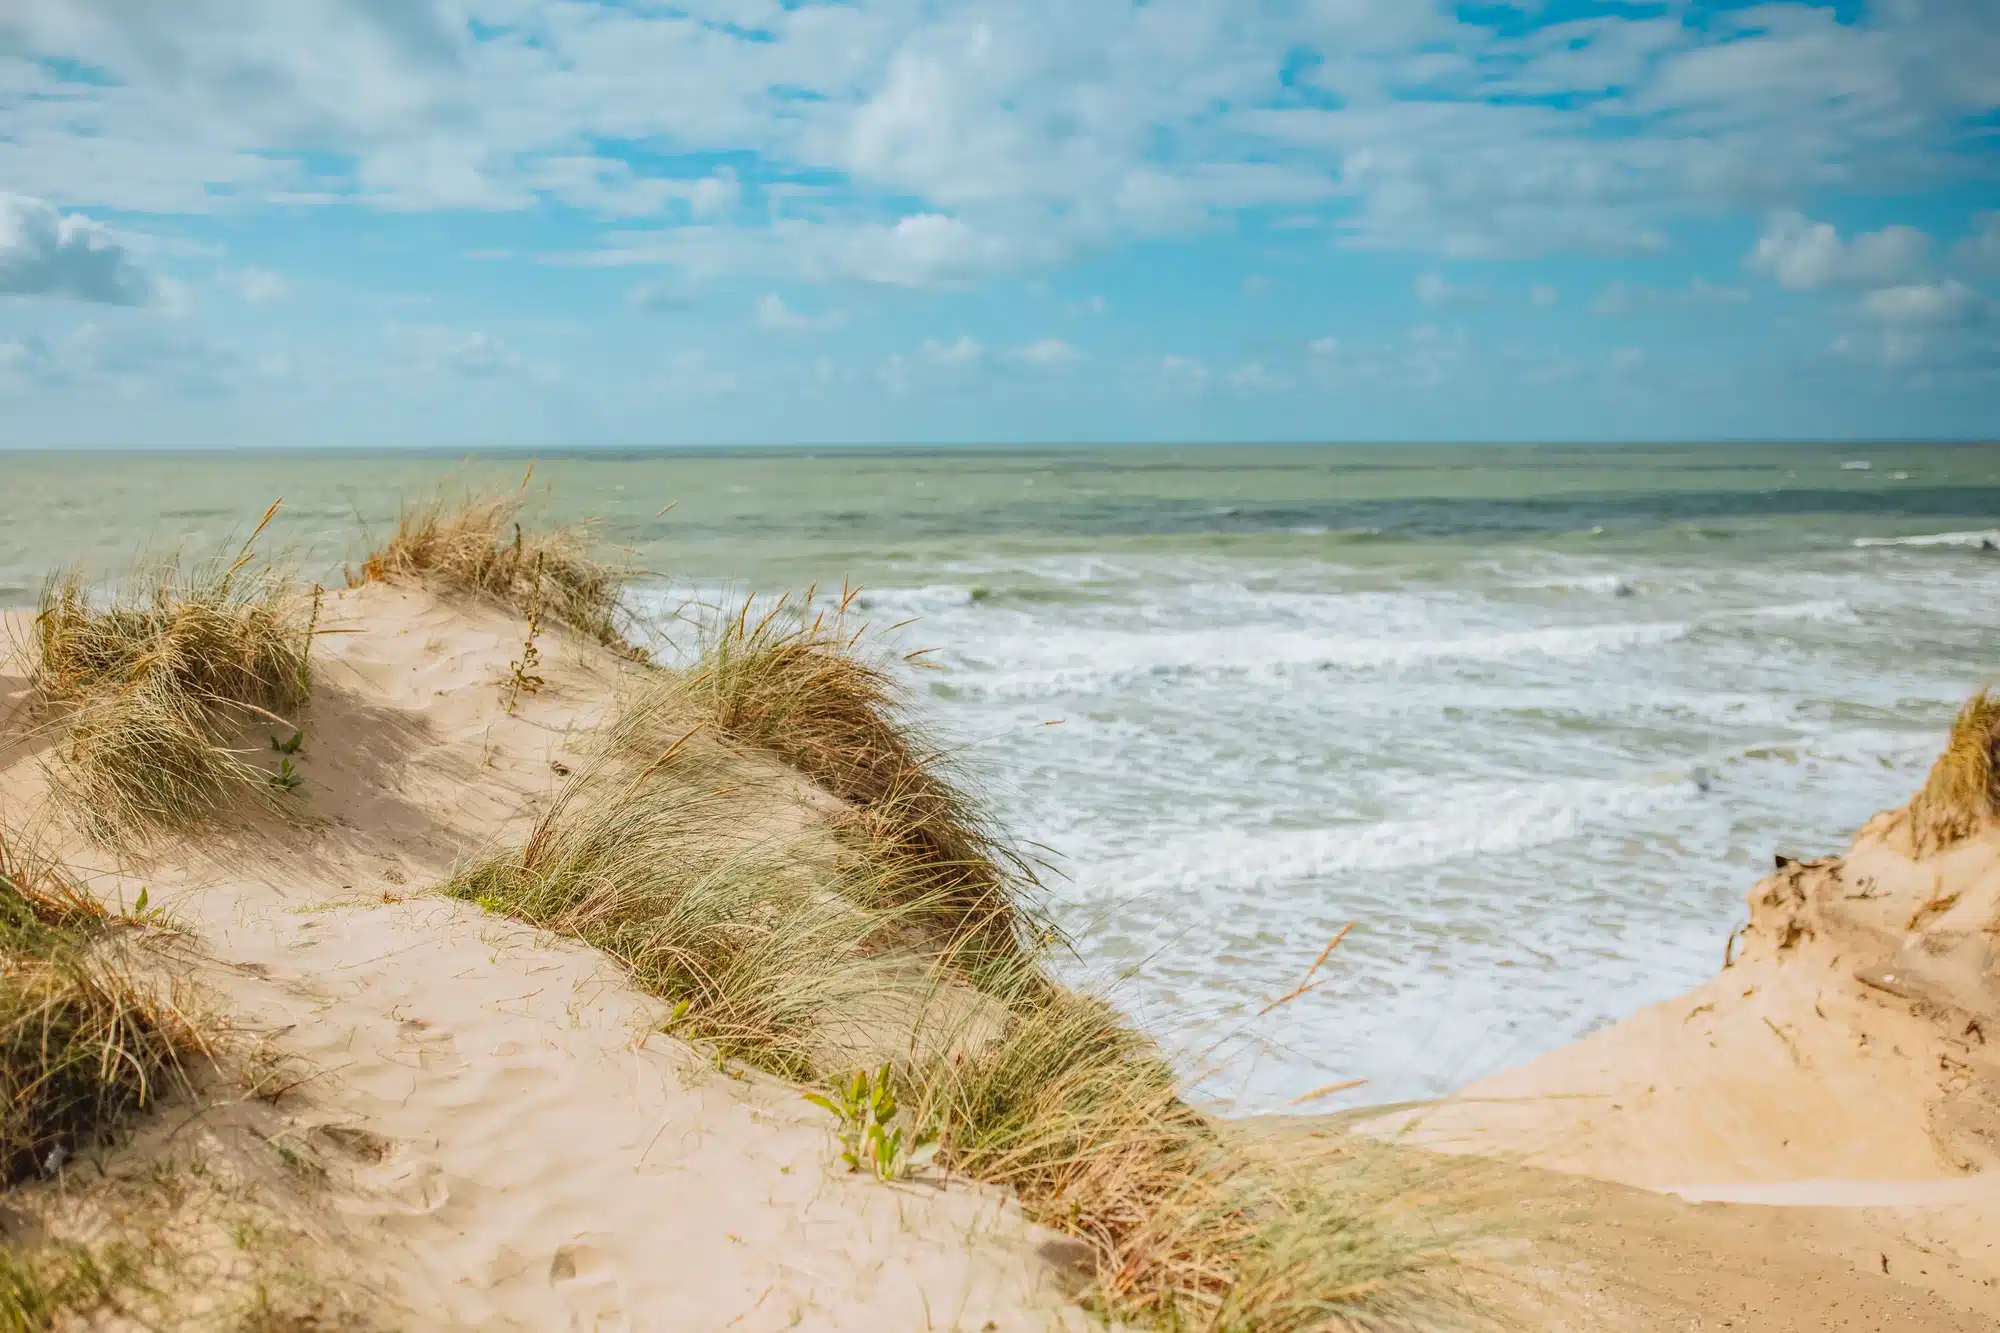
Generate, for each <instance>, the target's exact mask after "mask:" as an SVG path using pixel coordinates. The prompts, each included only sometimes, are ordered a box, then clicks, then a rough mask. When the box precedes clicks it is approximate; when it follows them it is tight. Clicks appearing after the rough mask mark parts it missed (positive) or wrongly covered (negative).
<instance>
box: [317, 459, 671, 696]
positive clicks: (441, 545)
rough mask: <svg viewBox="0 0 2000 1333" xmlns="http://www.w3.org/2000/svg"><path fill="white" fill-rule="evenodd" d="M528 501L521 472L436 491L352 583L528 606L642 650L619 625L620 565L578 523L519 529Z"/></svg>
mask: <svg viewBox="0 0 2000 1333" xmlns="http://www.w3.org/2000/svg"><path fill="white" fill-rule="evenodd" d="M533 471H534V469H533V468H532V467H531V468H530V469H529V472H530V474H532V473H533ZM527 505H528V492H527V478H526V477H524V478H522V482H521V486H520V487H519V488H518V489H517V490H512V491H509V490H488V491H467V492H465V493H463V494H460V495H456V496H454V495H452V494H450V493H448V492H446V491H443V490H440V491H439V492H438V494H436V495H434V496H432V497H431V498H430V499H428V500H425V501H423V502H421V503H418V504H414V505H405V506H404V507H403V510H402V513H401V514H400V515H399V516H398V518H397V521H396V530H395V532H394V533H392V534H391V535H390V537H389V539H388V540H387V541H386V542H384V543H383V544H382V546H381V547H380V548H379V549H378V550H376V551H375V552H374V553H373V554H371V555H370V556H369V557H368V558H367V559H366V560H365V561H363V562H362V565H361V571H360V573H359V575H358V576H350V579H349V582H350V583H351V584H359V583H364V582H370V581H379V582H399V581H400V582H408V583H415V584H420V585H421V586H423V587H426V588H429V589H431V590H432V591H434V592H436V593H438V594H440V595H441V596H447V597H465V598H476V599H478V600H481V601H486V602H490V603H493V604H495V605H499V606H504V607H507V608H509V609H511V610H513V611H515V612H518V613H520V614H522V615H527V614H529V612H530V611H531V610H533V611H534V612H536V613H537V614H539V615H542V616H547V617H548V618H549V619H551V620H554V621H556V622H558V623H559V624H562V625H566V626H568V627H569V628H570V629H572V630H575V631H576V632H578V633H579V634H583V635H585V636H587V637H588V638H590V639H592V640H594V641H596V642H598V643H601V644H603V645H605V646H606V647H609V648H612V649H614V650H616V651H618V652H620V653H621V654H624V655H626V656H629V657H641V656H643V653H641V652H640V650H639V649H637V648H635V647H633V646H632V645H631V644H630V643H628V642H627V641H626V639H625V636H624V633H623V631H622V628H621V626H622V623H623V612H622V610H621V608H620V605H619V601H618V594H619V590H620V589H621V588H622V587H623V586H624V583H625V577H626V571H625V570H624V569H622V568H621V567H619V566H616V565H611V564H607V563H605V562H603V561H601V560H598V559H596V558H595V556H594V555H593V554H592V550H591V544H590V542H589V540H588V538H587V534H586V532H585V531H584V530H583V529H582V528H577V527H554V528H543V529H535V528H531V527H529V526H527V525H524V523H523V522H522V518H523V513H524V511H525V510H526V509H527Z"/></svg>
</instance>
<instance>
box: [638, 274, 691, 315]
mask: <svg viewBox="0 0 2000 1333" xmlns="http://www.w3.org/2000/svg"><path fill="white" fill-rule="evenodd" d="M625 300H626V301H627V302H628V303H629V304H631V305H632V306H634V307H636V308H637V309H640V310H644V311H647V312H648V313H650V314H655V315H674V314H679V313H680V312H682V311H684V310H692V309H694V308H695V306H696V304H697V302H696V301H695V298H694V297H693V295H691V294H690V293H689V292H688V291H687V290H686V289H685V288H684V287H683V286H682V285H681V284H680V283H677V282H640V283H634V284H633V286H632V289H631V290H630V291H628V292H626V293H625Z"/></svg>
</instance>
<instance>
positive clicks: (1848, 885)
mask: <svg viewBox="0 0 2000 1333" xmlns="http://www.w3.org/2000/svg"><path fill="white" fill-rule="evenodd" d="M1905 821H1906V816H1905V814H1904V813H1903V812H1901V811H1897V812H1892V813H1890V814H1886V815H1883V816H1878V817H1877V818H1876V819H1875V820H1873V821H1871V822H1870V823H1869V824H1868V825H1867V827H1865V828H1864V829H1863V830H1862V831H1861V833H1860V834H1859V836H1858V837H1857V838H1856V839H1855V842H1854V844H1853V846H1852V848H1851V849H1850V850H1849V851H1848V852H1847V853H1846V854H1845V855H1844V856H1842V857H1838V858H1835V857H1828V858H1825V859H1822V860H1818V861H1813V862H1808V863H1794V864H1791V865H1789V866H1785V867H1782V868H1780V869H1779V870H1778V871H1777V872H1776V873H1774V874H1773V875H1771V876H1770V877H1768V878H1766V879H1765V880H1763V881H1761V882H1760V883H1759V884H1757V885H1756V886H1755V887H1754V888H1753V889H1752V890H1751V892H1750V894H1749V904H1750V918H1751V924H1750V926H1749V928H1748V930H1747V931H1746V932H1745V933H1744V934H1743V935H1742V936H1741V937H1740V938H1739V939H1738V940H1736V941H1735V948H1734V958H1733V960H1732V961H1731V962H1730V964H1729V965H1728V966H1727V967H1723V966H1721V964H1722V963H1723V959H1722V958H1721V957H1718V958H1717V964H1718V975H1717V977H1716V979H1715V980H1713V981H1711V982H1709V983H1708V984H1706V985H1704V986H1700V987H1697V988H1696V989H1695V990H1692V991H1690V992H1688V993H1687V994H1685V995H1682V996H1680V997H1678V998H1676V999H1673V1000H1670V1001H1667V1002H1666V1003H1664V1004H1657V1005H1653V1006H1651V1007H1649V1008H1647V1009H1643V1010H1641V1011H1640V1012H1638V1013H1636V1014H1634V1015H1633V1016H1632V1017H1631V1018H1629V1019H1627V1020H1626V1021H1624V1022H1623V1023H1620V1024H1618V1025H1616V1026H1614V1027H1611V1028H1608V1029H1606V1030H1603V1031H1600V1032H1597V1033H1593V1034H1592V1035H1590V1036H1589V1037H1586V1038H1584V1039H1583V1040H1581V1041H1578V1042H1576V1043H1574V1044H1572V1045H1570V1046H1567V1047H1564V1048H1563V1049H1561V1050H1558V1051H1555V1052H1552V1053H1551V1054H1549V1055H1546V1056H1544V1057H1542V1058H1540V1059H1538V1060H1534V1061H1531V1062H1529V1063H1527V1064H1525V1065H1522V1066H1520V1067H1518V1068H1514V1069H1510V1070H1506V1071H1504V1072H1502V1073H1499V1074H1495V1075H1493V1076H1491V1077H1489V1078H1484V1079H1481V1080H1479V1081H1477V1082H1475V1083H1473V1084H1472V1085H1470V1086H1469V1087H1467V1088H1465V1089H1464V1090H1463V1092H1462V1093H1461V1094H1460V1095H1459V1096H1458V1097H1455V1098H1453V1099H1451V1100H1450V1101H1447V1102H1444V1103H1440V1104H1436V1105H1432V1106H1428V1107H1423V1108H1418V1109H1413V1110H1405V1111H1400V1112H1395V1113H1390V1114H1382V1113H1379V1112H1378V1113H1360V1114H1358V1115H1357V1116H1355V1117H1353V1118H1351V1119H1350V1120H1349V1123H1359V1124H1362V1125H1363V1126H1364V1127H1365V1128H1367V1129H1368V1130H1369V1131H1370V1132H1373V1133H1377V1134H1394V1135H1397V1136H1399V1137H1401V1139H1402V1140H1403V1141H1405V1142H1409V1143H1415V1144H1421V1145H1423V1146H1425V1147H1427V1148H1430V1149H1433V1150H1437V1151H1443V1152H1447V1153H1457V1154H1478V1155H1481V1156H1486V1157H1494V1158H1499V1159H1502V1160H1505V1161H1507V1162H1511V1163H1519V1164H1522V1165H1524V1166H1527V1167H1532V1168H1543V1169H1546V1170H1547V1171H1549V1172H1563V1173H1568V1175H1567V1176H1566V1177H1557V1176H1554V1175H1542V1176H1539V1177H1533V1179H1537V1180H1539V1181H1540V1183H1541V1185H1542V1186H1548V1185H1551V1184H1553V1183H1555V1182H1560V1184H1559V1185H1558V1186H1557V1187H1556V1190H1555V1192H1556V1193H1557V1194H1558V1195H1560V1196H1564V1197H1566V1198H1567V1200H1568V1202H1569V1205H1570V1206H1569V1207H1568V1209H1567V1211H1564V1210H1556V1211H1551V1210H1550V1209H1549V1207H1548V1200H1547V1197H1546V1195H1545V1194H1544V1192H1543V1190H1542V1189H1541V1188H1539V1187H1528V1186H1527V1185H1526V1182H1525V1181H1524V1182H1523V1191H1522V1195H1521V1197H1520V1202H1521V1203H1522V1204H1523V1205H1524V1208H1523V1210H1522V1211H1523V1212H1525V1213H1526V1214H1527V1215H1537V1214H1539V1215H1543V1216H1548V1217H1551V1218H1554V1217H1557V1216H1561V1217H1562V1219H1563V1220H1562V1221H1561V1222H1560V1224H1558V1225H1556V1226H1555V1228H1554V1230H1553V1231H1552V1232H1550V1233H1549V1236H1548V1237H1547V1238H1546V1239H1545V1240H1544V1241H1543V1242H1541V1243H1540V1245H1539V1250H1540V1254H1539V1256H1538V1259H1537V1258H1530V1259H1528V1260H1526V1262H1528V1263H1530V1264H1531V1265H1534V1264H1536V1263H1537V1262H1539V1263H1540V1265H1541V1266H1542V1267H1543V1268H1544V1270H1545V1271H1547V1272H1549V1274H1550V1276H1551V1283H1550V1285H1551V1286H1553V1287H1556V1288H1562V1287H1564V1286H1571V1287H1574V1288H1575V1290H1573V1291H1572V1292H1571V1293H1570V1297H1571V1301H1570V1303H1569V1304H1574V1302H1575V1300H1577V1299H1578V1298H1579V1296H1578V1294H1579V1293H1582V1295H1583V1296H1584V1297H1587V1298H1588V1299H1586V1300H1584V1301H1583V1308H1584V1309H1592V1310H1594V1311H1595V1313H1593V1314H1590V1315H1589V1316H1588V1317H1585V1316H1584V1315H1583V1314H1581V1313H1579V1312H1578V1311H1577V1310H1575V1309H1571V1308H1569V1304H1566V1303H1565V1302H1563V1301H1558V1300H1555V1299H1554V1298H1553V1297H1552V1296H1549V1295H1548V1293H1544V1297H1545V1298H1546V1299H1541V1300H1535V1299H1530V1300H1527V1301H1526V1302H1525V1308H1526V1309H1528V1310H1531V1311H1533V1312H1534V1313H1533V1315H1532V1317H1531V1322H1534V1321H1536V1320H1539V1321H1543V1322H1547V1325H1548V1326H1549V1327H1563V1328H1595V1327H1607V1328H1610V1327H1616V1328H1632V1329H1652V1328H1659V1329H1668V1328H1694V1327H1717V1326H1723V1327H1729V1326H1733V1327H1739V1328H1753V1329H1792V1328H1796V1329H1799V1330H1806V1329H1817V1328H1822V1327H1824V1328H1843V1329H1845V1328H1853V1329H1864V1328H1868V1329H1873V1328H1881V1329H1913V1330H1914V1329H1959V1328H1983V1329H1993V1328H2000V829H1996V828H1991V827H1989V828H1988V829H1987V830H1986V831H1985V832H1984V834H1983V835H1981V836H1979V837H1976V838H1974V839H1971V840H1969V841H1967V842H1964V843H1961V844H1960V845H1958V846H1956V847H1954V848H1952V849H1950V850H1949V851H1948V852H1946V853H1944V854H1940V855H1934V856H1932V857H1929V858H1927V859H1924V860H1915V859H1912V857H1911V856H1910V854H1909V853H1910V844H1909V838H1908V833H1907V829H1906V827H1905ZM1593 1182H1616V1183H1617V1184H1620V1185H1624V1186H1633V1187H1638V1188H1637V1189H1621V1188H1617V1187H1615V1185H1610V1184H1602V1185H1600V1184H1596V1183H1593ZM1641 1191H1646V1192H1645V1193H1642V1192H1641ZM1691 1204H1700V1205H1702V1206H1698V1207H1697V1206H1690V1205H1691ZM1565 1311H1566V1312H1565ZM1728 1319H1734V1320H1735V1322H1734V1324H1729V1323H1726V1322H1718V1321H1723V1320H1728ZM1549 1321H1553V1322H1549ZM1579 1321H1580V1322H1579ZM1593 1321H1595V1322H1593ZM1695 1321H1706V1322H1695Z"/></svg>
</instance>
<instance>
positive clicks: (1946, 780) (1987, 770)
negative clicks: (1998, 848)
mask: <svg viewBox="0 0 2000 1333" xmlns="http://www.w3.org/2000/svg"><path fill="white" fill-rule="evenodd" d="M1995 818H2000V695H1996V694H1994V693H1993V692H1991V691H1990V690H1981V691H1980V692H1979V693H1977V694H1975V695H1973V696H1972V698H1971V699H1969V700H1967V701H1966V704H1965V707H1964V708H1962V709H1960V710H1959V714H1958V718H1957V720H1956V721H1955V722H1953V724H1952V728H1951V736H1950V738H1949V739H1948V740H1947V741H1946V742H1945V747H1944V753H1942V754H1940V755H1939V756H1938V758H1937V762H1936V763H1935V764H1933V765H1932V766H1931V771H1930V776H1929V777H1927V778H1926V779H1925V780H1924V785H1923V787H1922V789H1921V790H1919V791H1918V792H1917V794H1916V795H1915V796H1914V797H1912V798H1911V799H1910V833H1911V837H1912V839H1913V840H1914V841H1915V843H1916V851H1917V855H1919V856H1928V855H1930V854H1931V853H1933V852H1938V851H1942V850H1944V849H1945V848H1947V847H1950V846H1952V845H1953V844H1955V843H1958V842H1962V841H1964V840H1965V839H1966V838H1969V837H1971V836H1972V835H1973V834H1974V833H1977V832H1978V831H1979V830H1980V829H1981V828H1983V827H1984V826H1985V825H1986V824H1987V823H1988V822H1989V821H1991V820H1993V819H1995Z"/></svg>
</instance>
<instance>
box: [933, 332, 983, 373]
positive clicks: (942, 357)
mask: <svg viewBox="0 0 2000 1333" xmlns="http://www.w3.org/2000/svg"><path fill="white" fill-rule="evenodd" d="M923 356H924V359H925V360H926V361H929V362H931V363H932V364H934V365H940V366H976V365H978V364H979V363H980V362H982V361H984V360H985V359H986V349H985V348H984V347H982V346H981V345H980V343H979V341H978V339H976V338H972V337H969V336H967V335H966V334H963V333H961V334H959V335H958V337H956V338H954V339H953V340H952V341H950V342H948V343H947V342H938V341H937V340H935V339H932V338H926V339H924V345H923Z"/></svg>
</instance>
